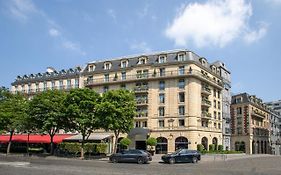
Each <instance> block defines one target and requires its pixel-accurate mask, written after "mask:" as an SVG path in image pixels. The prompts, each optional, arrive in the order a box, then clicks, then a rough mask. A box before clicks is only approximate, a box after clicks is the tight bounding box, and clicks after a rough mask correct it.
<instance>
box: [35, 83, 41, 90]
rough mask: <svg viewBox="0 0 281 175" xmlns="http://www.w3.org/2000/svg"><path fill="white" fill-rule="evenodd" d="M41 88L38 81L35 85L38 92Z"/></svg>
mask: <svg viewBox="0 0 281 175" xmlns="http://www.w3.org/2000/svg"><path fill="white" fill-rule="evenodd" d="M39 90H40V89H39V84H38V83H36V85H35V91H36V92H39Z"/></svg>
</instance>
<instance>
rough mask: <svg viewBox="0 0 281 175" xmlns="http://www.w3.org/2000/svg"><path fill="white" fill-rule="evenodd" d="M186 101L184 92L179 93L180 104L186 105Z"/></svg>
mask: <svg viewBox="0 0 281 175" xmlns="http://www.w3.org/2000/svg"><path fill="white" fill-rule="evenodd" d="M184 101H185V95H184V92H180V93H179V102H180V103H184Z"/></svg>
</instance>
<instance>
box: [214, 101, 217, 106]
mask: <svg viewBox="0 0 281 175" xmlns="http://www.w3.org/2000/svg"><path fill="white" fill-rule="evenodd" d="M214 108H217V101H216V100H214Z"/></svg>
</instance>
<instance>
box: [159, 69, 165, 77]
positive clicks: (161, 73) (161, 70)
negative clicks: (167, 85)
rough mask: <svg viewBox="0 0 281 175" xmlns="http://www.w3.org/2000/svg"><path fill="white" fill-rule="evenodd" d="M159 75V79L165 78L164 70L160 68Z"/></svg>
mask: <svg viewBox="0 0 281 175" xmlns="http://www.w3.org/2000/svg"><path fill="white" fill-rule="evenodd" d="M159 75H160V77H164V76H165V68H160V69H159Z"/></svg>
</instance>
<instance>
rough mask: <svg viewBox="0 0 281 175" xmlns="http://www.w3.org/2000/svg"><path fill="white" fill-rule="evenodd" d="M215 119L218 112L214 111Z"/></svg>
mask: <svg viewBox="0 0 281 175" xmlns="http://www.w3.org/2000/svg"><path fill="white" fill-rule="evenodd" d="M214 119H217V112H216V111H214Z"/></svg>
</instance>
